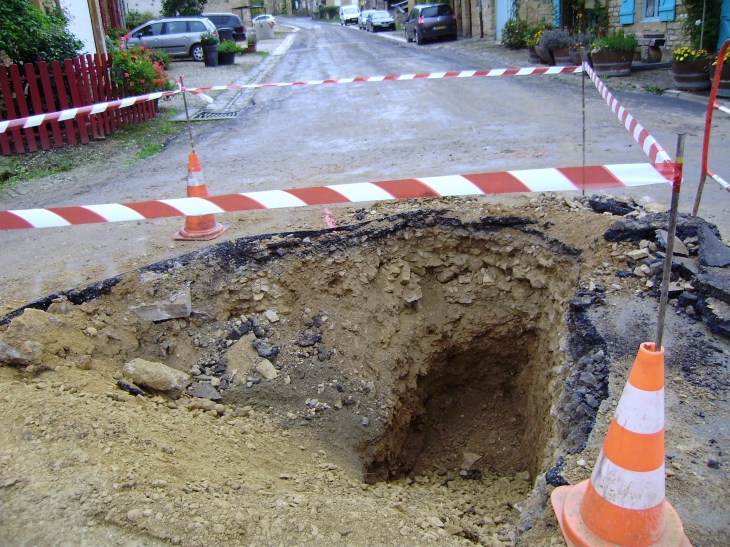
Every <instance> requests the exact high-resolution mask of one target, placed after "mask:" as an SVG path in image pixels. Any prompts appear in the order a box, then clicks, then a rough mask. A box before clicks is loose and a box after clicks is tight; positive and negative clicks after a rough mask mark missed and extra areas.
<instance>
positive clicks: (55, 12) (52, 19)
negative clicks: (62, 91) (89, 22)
mask: <svg viewBox="0 0 730 547" xmlns="http://www.w3.org/2000/svg"><path fill="white" fill-rule="evenodd" d="M67 24H68V19H67V17H66V15H65V14H64V13H63V11H61V9H59V8H58V7H54V8H53V9H52V10H51V11H50V12H49V13H44V12H43V10H41V9H40V8H38V7H37V6H36V5H35V4H33V3H31V2H28V1H27V0H2V2H0V51H3V52H5V54H6V55H7V56H8V57H9V58H10V60H11V61H12V62H13V63H34V62H36V61H47V62H50V61H62V60H64V59H73V58H74V57H76V56H78V54H79V52H80V51H81V48H83V47H84V43H83V42H82V41H81V40H78V39H76V37H75V36H74V35H73V34H71V33H70V32H68V30H66V25H67Z"/></svg>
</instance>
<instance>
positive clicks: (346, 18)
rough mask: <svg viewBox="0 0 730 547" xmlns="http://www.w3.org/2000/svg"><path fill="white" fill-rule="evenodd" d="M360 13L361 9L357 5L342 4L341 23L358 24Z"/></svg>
mask: <svg viewBox="0 0 730 547" xmlns="http://www.w3.org/2000/svg"><path fill="white" fill-rule="evenodd" d="M359 15H360V10H359V9H358V7H357V6H342V7H341V8H340V25H349V24H350V23H355V24H356V25H357V18H358V16H359Z"/></svg>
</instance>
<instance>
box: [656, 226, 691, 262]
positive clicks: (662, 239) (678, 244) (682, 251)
mask: <svg viewBox="0 0 730 547" xmlns="http://www.w3.org/2000/svg"><path fill="white" fill-rule="evenodd" d="M668 237H669V233H668V232H667V231H666V230H657V231H656V242H657V245H658V246H659V248H661V249H666V248H667V238H668ZM672 252H673V253H674V254H675V255H680V256H689V251H688V250H687V247H686V246H685V244H684V243H682V240H681V239H679V238H678V237H677V236H674V250H673V251H672Z"/></svg>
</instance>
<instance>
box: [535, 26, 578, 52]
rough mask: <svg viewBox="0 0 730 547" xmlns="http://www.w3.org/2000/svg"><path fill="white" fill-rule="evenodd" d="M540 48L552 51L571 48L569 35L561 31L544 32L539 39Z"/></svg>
mask: <svg viewBox="0 0 730 547" xmlns="http://www.w3.org/2000/svg"><path fill="white" fill-rule="evenodd" d="M540 46H541V47H544V48H545V49H548V50H550V51H554V50H556V49H565V48H567V47H570V46H571V40H570V35H569V34H568V33H567V31H565V30H562V29H555V30H546V31H545V32H543V33H542V36H541V37H540Z"/></svg>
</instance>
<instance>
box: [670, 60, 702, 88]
mask: <svg viewBox="0 0 730 547" xmlns="http://www.w3.org/2000/svg"><path fill="white" fill-rule="evenodd" d="M709 65H710V60H709V59H692V60H691V61H672V76H673V77H674V87H676V88H677V89H679V90H681V91H701V90H703V89H710V69H709Z"/></svg>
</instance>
